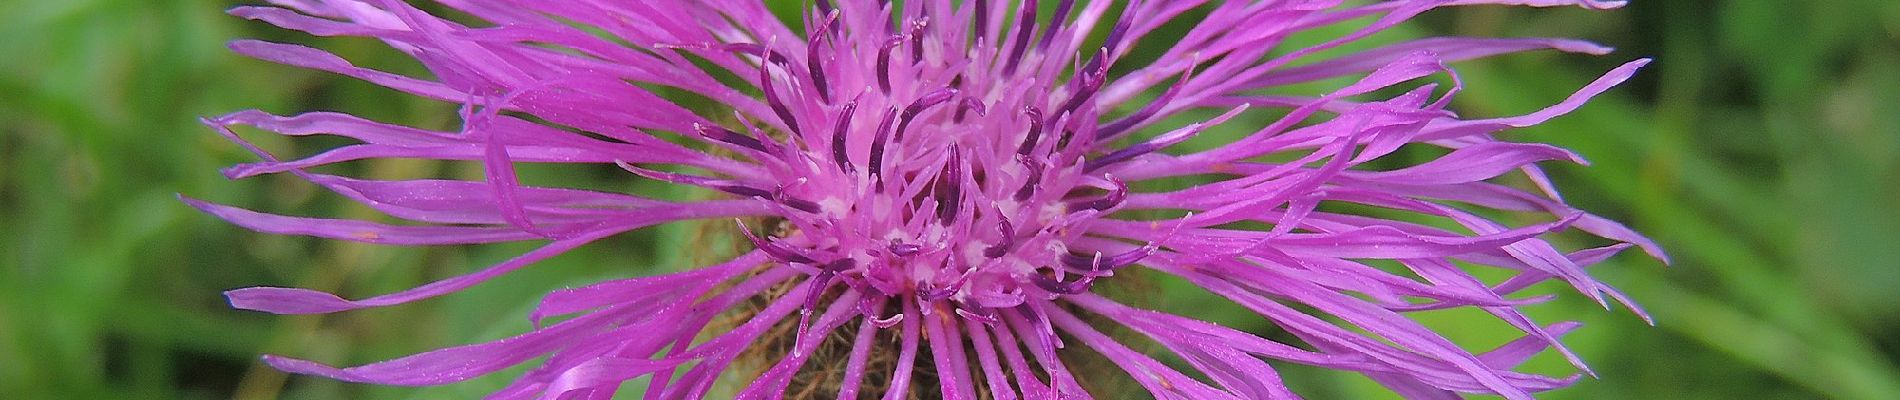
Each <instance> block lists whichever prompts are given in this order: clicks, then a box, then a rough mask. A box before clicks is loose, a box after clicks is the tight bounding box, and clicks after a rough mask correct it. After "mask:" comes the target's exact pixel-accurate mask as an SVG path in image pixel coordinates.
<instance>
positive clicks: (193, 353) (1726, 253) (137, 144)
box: [0, 0, 1900, 399]
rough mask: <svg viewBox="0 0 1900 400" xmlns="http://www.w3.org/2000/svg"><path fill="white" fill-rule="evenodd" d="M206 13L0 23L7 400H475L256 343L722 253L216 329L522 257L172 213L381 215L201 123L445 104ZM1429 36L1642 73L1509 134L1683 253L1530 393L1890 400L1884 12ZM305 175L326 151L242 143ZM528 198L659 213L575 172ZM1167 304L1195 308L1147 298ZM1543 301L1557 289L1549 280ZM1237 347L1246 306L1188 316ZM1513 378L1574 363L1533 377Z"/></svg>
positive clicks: (1762, 10) (1319, 394)
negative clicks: (291, 363)
mask: <svg viewBox="0 0 1900 400" xmlns="http://www.w3.org/2000/svg"><path fill="white" fill-rule="evenodd" d="M231 5H233V2H230V1H223V0H68V1H25V0H19V1H6V2H0V397H4V398H13V399H39V398H48V399H51V398H60V399H99V398H141V399H167V398H180V399H208V398H243V399H261V398H294V399H327V398H468V397H476V396H479V395H480V394H481V393H485V391H486V390H489V389H492V388H495V387H497V386H498V385H500V384H503V383H505V382H506V380H507V377H505V376H504V377H500V378H491V379H483V380H478V381H475V382H472V383H468V384H463V385H454V386H449V387H441V388H424V389H414V388H381V387H366V386H358V385H348V384H341V383H336V382H331V381H326V380H321V379H308V378H301V377H296V378H289V377H285V376H283V375H281V374H278V373H276V372H274V371H272V370H269V369H268V368H264V367H262V365H261V364H260V363H258V362H256V361H255V360H256V356H257V355H258V354H260V353H266V352H270V353H281V354H291V355H296V356H300V357H307V358H314V359H318V360H323V361H330V362H339V363H361V362H368V361H375V360H380V359H385V358H389V357H393V356H398V355H402V354H408V353H410V352H416V351H422V350H426V349H432V348H436V347H441V346H446V345H453V344H460V343H468V342H472V341H477V340H484V339H492V338H498V337H502V336H506V335H509V334H510V333H513V332H519V331H522V330H525V329H527V324H526V321H525V318H524V316H525V314H526V312H525V310H526V309H527V307H529V305H530V304H532V302H533V301H535V300H536V299H537V298H538V294H539V293H542V292H545V291H546V290H548V289H551V288H556V287H562V286H569V285H579V284H583V283H585V282H589V281H594V280H598V279H604V278H609V277H622V276H630V275H639V274H651V273H655V272H657V271H662V270H669V269H679V268H686V267H689V266H692V265H697V264H698V263H701V262H704V261H707V260H708V259H709V257H712V256H715V255H716V254H711V253H717V252H716V251H708V249H712V248H719V247H722V246H726V245H727V244H725V243H722V242H721V239H720V236H719V235H702V234H701V232H700V228H698V227H696V226H693V225H685V224H676V225H671V226H666V227H662V228H659V229H653V230H648V231H644V232H641V233H638V234H633V235H626V237H622V238H617V239H614V240H611V241H609V242H606V243H604V244H602V245H593V246H589V247H588V248H586V249H584V250H583V251H578V252H576V253H574V254H570V255H566V256H562V257H560V258H557V259H555V260H553V261H550V262H546V263H542V264H541V265H538V266H536V267H534V268H530V269H528V270H525V271H523V272H520V273H517V274H515V275H512V276H510V277H509V278H507V279H505V280H502V281H498V282H494V283H489V284H486V285H482V286H480V287H477V288H475V289H473V290H470V291H468V292H466V293H461V294H456V295H451V296H446V297H444V298H441V299H437V300H431V301H425V302H421V303H417V304H413V305H407V306H402V307H393V308H389V309H381V310H370V311H361V312H353V313H346V314H341V315H334V316H300V317H276V316H267V315H259V314H254V313H246V312H239V311H234V310H231V309H229V308H227V307H226V306H225V305H224V303H223V299H222V297H221V296H219V292H221V291H222V290H225V289H230V288H236V287H242V286H250V285H295V286H303V287H313V288H325V289H331V290H336V291H340V292H341V293H344V294H346V295H365V294H374V293H383V292H389V291H393V290H397V289H400V288H404V287H408V286H411V285H413V284H416V283H419V282H426V281H428V280H432V279H436V278H440V277H444V276H449V275H452V274H456V273H458V272H460V271H467V270H469V269H471V268H473V267H475V266H479V265H485V264H488V263H492V262H495V261H497V260H500V259H503V258H505V257H507V256H510V255H513V254H517V253H519V252H521V251H523V250H524V249H525V248H527V246H529V245H531V244H523V245H502V246H485V247H471V248H428V249H408V248H391V247H379V246H368V245H359V244H349V243H337V242H327V241H320V240H313V239H308V238H295V237H279V236H270V235H261V234H254V233H249V232H245V231H242V230H241V229H239V228H236V227H233V226H231V225H228V224H225V223H223V222H221V221H218V220H215V219H214V218H211V217H209V216H205V215H202V214H199V213H197V212H195V211H193V210H191V209H189V208H188V207H186V206H184V205H183V204H181V203H179V202H178V201H176V200H175V199H174V198H173V195H174V193H186V194H190V195H193V196H196V197H201V198H208V199H213V200H217V201H222V202H227V203H235V204H238V205H242V206H247V207H255V208H262V209H266V210H272V211H279V212H287V213H296V214H303V215H324V216H337V217H357V218H374V217H375V216H374V215H372V213H370V212H369V211H368V210H367V209H365V208H363V207H361V206H356V205H352V204H348V203H347V202H343V201H338V200H339V199H337V198H335V197H333V196H327V195H324V194H323V193H320V192H319V190H316V189H315V188H314V186H311V185H307V184H303V183H301V182H297V181H295V180H294V179H287V178H282V177H265V178H258V179H251V180H247V181H242V182H227V181H225V180H224V179H222V178H221V177H220V176H219V175H218V174H217V169H218V168H221V167H223V166H226V165H229V164H232V163H237V162H244V161H249V157H248V156H247V155H245V154H243V153H242V152H241V151H240V150H239V149H237V147H236V146H234V145H232V144H230V143H228V142H225V141H223V140H221V139H218V138H217V137H216V136H215V135H213V134H212V133H211V132H209V131H208V130H207V129H204V128H202V127H200V126H199V125H197V123H196V118H197V117H199V116H209V115H218V114H222V113H226V112H230V111H235V110H239V109H244V108H260V109H263V110H266V111H272V112H277V113H288V112H299V111H307V110H337V111H346V112H351V113H356V114H360V115H364V116H367V117H370V118H372V119H378V120H385V121H394V122H402V123H408V124H414V125H419V126H427V127H438V128H440V127H450V126H454V124H455V123H456V120H455V116H454V112H453V109H452V107H451V106H448V105H443V104H433V103H430V102H426V101H422V100H417V99H412V98H408V97H404V96H399V95H395V94H394V93H393V92H391V91H388V90H384V89H380V88H376V87H373V86H370V85H367V84H364V83H361V82H355V81H350V80H347V79H340V78H338V77H336V76H331V75H327V74H323V73H316V72H311V71H304V70H299V69H295V68H290V67H283V66H277V65H271V64H267V63H264V62H260V61H255V60H249V59H245V58H242V57H238V56H236V55H233V54H231V53H229V52H228V51H226V50H224V49H223V43H224V42H226V41H228V40H232V39H236V38H246V37H251V38H264V39H268V40H275V41H290V42H298V43H311V44H317V45H320V46H322V47H324V48H327V49H332V50H335V51H337V52H339V53H341V54H343V55H345V56H346V57H349V58H352V59H353V60H356V61H357V62H358V63H359V64H363V65H369V66H377V67H386V68H392V69H395V70H397V71H404V72H410V73H420V72H421V71H420V69H419V67H417V66H416V65H414V63H413V62H410V61H407V60H403V59H401V58H400V57H398V56H397V55H396V54H395V53H392V52H389V51H387V50H385V49H382V48H380V47H379V46H380V45H378V44H377V43H374V42H372V41H365V40H347V39H336V40H316V39H312V38H308V37H304V36H302V35H301V34H296V33H291V32H285V31H280V30H276V29H273V28H269V27H267V26H265V25H263V24H260V23H252V22H248V21H242V20H239V19H236V18H232V17H228V16H224V15H223V14H221V13H220V11H221V10H223V9H224V8H227V7H229V6H231ZM1436 34H1463V35H1480V36H1564V37H1579V38H1588V39H1592V40H1597V41H1600V42H1602V43H1605V44H1609V45H1612V46H1615V47H1618V48H1619V49H1620V51H1619V52H1618V53H1616V54H1614V55H1612V56H1609V57H1603V58H1589V57H1582V56H1569V55H1556V54H1533V55H1517V56H1510V57H1505V58H1500V59H1493V60H1484V61H1478V62H1468V63H1463V64H1460V65H1457V67H1458V68H1459V71H1460V72H1461V73H1462V76H1463V78H1464V79H1465V80H1466V82H1467V83H1468V84H1469V85H1468V87H1467V89H1468V91H1467V92H1466V93H1465V94H1463V95H1462V96H1461V97H1460V103H1461V104H1459V105H1458V106H1459V107H1461V108H1460V110H1462V111H1463V112H1464V113H1465V114H1467V115H1477V116H1492V115H1505V114H1509V113H1521V112H1526V111H1530V110H1534V109H1536V108H1539V107H1542V106H1543V105H1545V104H1549V103H1552V102H1555V101H1556V100H1558V99H1561V98H1562V97H1563V96H1564V95H1566V94H1568V93H1569V91H1571V90H1574V89H1575V88H1576V87H1578V86H1580V85H1581V84H1583V83H1584V82H1588V81H1589V80H1590V79H1592V78H1594V76H1595V74H1598V73H1601V72H1602V71H1606V70H1608V69H1609V68H1611V67H1613V66H1614V65H1616V64H1618V63H1620V62H1622V61H1626V60H1628V59H1632V58H1636V57H1655V58H1657V59H1658V62H1657V63H1656V64H1654V65H1652V66H1651V67H1650V68H1649V69H1648V70H1646V71H1644V72H1643V74H1642V75H1641V77H1640V78H1638V79H1636V80H1634V81H1633V82H1632V83H1631V84H1629V85H1627V86H1625V87H1622V88H1619V89H1617V90H1616V91H1613V92H1611V93H1610V94H1609V95H1607V96H1604V97H1602V98H1599V99H1598V100H1597V101H1596V102H1595V103H1593V104H1592V105H1590V106H1588V107H1586V108H1584V109H1583V110H1581V111H1579V112H1577V113H1575V114H1573V115H1571V116H1568V117H1565V118H1562V119H1559V120H1557V121H1555V122H1552V123H1550V124H1547V125H1544V126H1540V127H1537V128H1534V129H1526V130H1523V132H1521V133H1520V134H1519V135H1521V136H1515V137H1516V138H1520V139H1526V140H1539V141H1548V142H1554V143H1557V144H1560V145H1563V146H1566V147H1569V148H1571V149H1575V150H1577V151H1578V152H1580V153H1582V154H1583V155H1584V156H1586V157H1588V158H1590V159H1591V160H1592V161H1594V165H1593V166H1590V167H1578V166H1555V167H1553V174H1554V175H1555V179H1556V181H1557V182H1558V185H1559V187H1560V188H1561V189H1563V190H1564V191H1565V193H1566V194H1567V196H1568V198H1569V199H1570V201H1571V202H1573V203H1575V204H1577V205H1580V206H1582V207H1583V208H1585V209H1589V210H1593V211H1597V212H1600V213H1602V214H1605V215H1607V216H1611V217H1613V218H1616V219H1619V220H1622V221H1625V222H1628V223H1629V224H1631V225H1632V226H1634V227H1636V228H1638V229H1639V230H1642V231H1644V232H1646V233H1648V234H1650V235H1651V236H1653V237H1655V238H1656V239H1658V240H1659V241H1661V242H1662V243H1663V245H1664V246H1665V247H1667V248H1668V249H1669V250H1671V251H1672V253H1673V255H1674V256H1675V257H1676V263H1675V264H1674V265H1673V266H1669V267H1663V266H1661V265H1659V264H1658V263H1656V262H1654V261H1652V260H1649V259H1646V258H1643V257H1641V256H1639V255H1636V254H1627V255H1624V256H1619V257H1618V258H1616V259H1614V260H1612V261H1611V262H1610V263H1608V264H1606V265H1603V266H1599V267H1596V268H1595V273H1597V274H1598V275H1599V276H1601V277H1602V278H1603V279H1604V280H1606V281H1608V282H1609V283H1611V284H1613V285H1616V286H1619V287H1621V288H1624V289H1626V290H1627V291H1628V292H1629V293H1630V294H1631V295H1632V296H1633V297H1635V298H1636V299H1637V300H1638V301H1640V302H1641V303H1642V304H1643V305H1645V306H1647V307H1649V308H1650V310H1651V311H1653V312H1654V313H1655V315H1656V318H1657V320H1658V324H1657V326H1655V327H1650V326H1647V325H1645V324H1643V323H1642V321H1640V320H1638V319H1636V318H1635V317H1633V316H1631V315H1630V314H1629V313H1627V312H1625V311H1623V310H1615V311H1604V310H1602V309H1600V308H1597V307H1596V306H1595V304H1593V303H1590V302H1588V301H1585V300H1582V299H1580V298H1578V296H1568V297H1565V298H1563V299H1562V300H1559V301H1556V302H1553V303H1551V304H1548V305H1542V306H1537V307H1534V308H1533V309H1532V312H1533V313H1534V315H1535V316H1537V317H1539V318H1540V319H1542V320H1544V321H1557V320H1563V319H1579V320H1583V321H1585V322H1586V324H1587V325H1586V326H1585V327H1584V329H1582V330H1581V331H1580V332H1578V333H1574V334H1572V335H1571V336H1570V337H1569V338H1568V341H1569V342H1570V343H1572V344H1573V345H1575V347H1576V348H1577V350H1578V351H1579V352H1580V353H1582V355H1583V356H1584V357H1585V358H1586V359H1587V360H1588V361H1590V362H1592V365H1593V366H1594V367H1596V369H1597V371H1599V372H1600V374H1601V375H1602V376H1601V378H1600V379H1593V380H1592V379H1586V380H1585V381H1583V382H1581V383H1580V384H1578V385H1577V386H1576V387H1573V388H1568V389H1564V390H1560V391H1557V392H1553V393H1550V394H1549V395H1548V396H1547V397H1548V398H1553V399H1705V398H1706V399H1734V398H1749V399H1775V398H1790V399H1806V398H1834V399H1900V368H1897V367H1896V365H1895V364H1896V362H1895V360H1896V359H1897V358H1900V307H1895V306H1896V305H1900V289H1897V288H1900V207H1895V206H1896V205H1900V202H1896V201H1895V200H1896V199H1900V90H1896V89H1900V2H1893V1H1890V0H1834V1H1813V2H1800V1H1714V0H1669V1H1662V0H1648V1H1637V2H1636V3H1635V4H1633V5H1631V6H1630V7H1628V8H1625V9H1622V10H1616V11H1609V12H1591V11H1585V10H1575V9H1518V8H1499V7H1478V8H1468V9H1459V10H1449V11H1437V12H1434V13H1432V14H1429V15H1428V17H1426V18H1424V19H1423V20H1422V21H1419V22H1418V23H1413V24H1410V25H1407V26H1406V27H1405V28H1403V29H1400V30H1399V31H1398V32H1394V33H1393V34H1389V35H1382V36H1380V39H1379V40H1381V41H1391V40H1397V39H1402V38H1405V37H1416V36H1425V35H1436ZM258 139H259V140H260V141H262V142H263V144H264V145H265V146H266V147H268V148H272V149H274V150H278V151H284V152H290V153H301V154H307V153H309V152H312V151H317V150H320V149H323V148H327V147H330V146H334V145H336V144H337V143H335V142H325V141H321V140H309V141H298V142H295V143H293V142H290V141H284V140H279V139H276V138H266V137H261V136H260V137H258ZM347 168H348V171H349V172H351V173H355V174H359V175H363V176H372V177H381V178H403V177H422V176H458V177H464V178H479V176H480V171H479V169H474V168H469V167H468V166H465V165H459V166H458V165H440V164H433V163H418V162H396V161H375V162H367V163H359V164H358V165H353V166H350V167H347ZM525 173H526V174H528V176H527V178H528V179H529V180H531V181H536V182H543V183H551V184H570V185H580V186H586V187H596V188H605V189H611V190H635V191H642V192H643V193H655V192H656V191H658V192H664V194H663V196H669V197H680V196H695V195H699V194H695V193H685V192H668V191H669V190H674V189H669V188H666V187H660V186H645V185H643V184H639V183H633V182H631V181H633V180H632V179H626V178H623V177H620V176H618V175H614V174H602V173H598V172H597V171H590V170H573V169H565V170H563V169H531V170H528V171H526V172H525ZM1164 288H1166V289H1167V290H1164V291H1162V293H1164V294H1162V295H1161V296H1162V297H1163V298H1161V299H1160V300H1159V301H1160V302H1161V303H1163V304H1162V306H1167V307H1183V306H1192V305H1194V304H1198V302H1201V301H1204V300H1205V299H1199V298H1196V297H1195V296H1194V295H1191V294H1177V293H1185V292H1188V290H1187V289H1185V288H1174V287H1164ZM1545 289H1546V290H1545V291H1546V292H1551V293H1558V292H1562V290H1560V289H1561V288H1545ZM1209 317H1210V318H1215V319H1218V320H1221V321H1223V322H1229V323H1234V324H1238V325H1239V326H1241V327H1246V328H1249V329H1254V330H1263V331H1264V330H1271V327H1269V326H1266V325H1265V324H1263V323H1261V322H1259V321H1256V320H1250V319H1246V318H1243V317H1241V316H1238V315H1212V316H1209ZM1420 318H1421V319H1423V320H1425V321H1426V322H1427V323H1429V324H1431V325H1433V326H1436V327H1439V328H1440V329H1442V330H1444V331H1446V332H1448V334H1449V335H1452V336H1453V337H1454V338H1455V339H1458V340H1460V341H1465V342H1467V343H1470V344H1471V345H1472V346H1473V347H1477V346H1486V345H1487V343H1488V344H1495V343H1498V342H1501V341H1503V340H1506V339H1507V337H1505V336H1504V335H1503V334H1504V333H1505V332H1502V331H1500V329H1502V325H1500V324H1498V323H1496V322H1494V321H1490V320H1489V318H1488V317H1486V316H1484V315H1482V314H1478V313H1460V312H1442V313H1429V314H1425V315H1421V316H1420ZM1531 368H1532V369H1534V370H1538V371H1542V372H1551V373H1563V372H1567V370H1566V369H1564V368H1563V365H1562V363H1561V361H1560V360H1555V359H1553V358H1552V357H1548V355H1546V356H1545V357H1540V358H1538V359H1536V360H1534V362H1533V365H1532V366H1531ZM1288 374H1289V375H1290V376H1291V377H1292V379H1293V380H1294V383H1295V384H1296V385H1297V386H1299V387H1300V388H1301V389H1302V390H1304V391H1305V392H1306V393H1308V394H1309V396H1310V397H1312V398H1318V399H1326V398H1382V397H1390V395H1389V394H1385V393H1384V392H1382V391H1380V390H1379V389H1378V388H1377V387H1376V386H1373V385H1372V384H1371V383H1370V382H1369V381H1366V380H1364V379H1362V378H1356V377H1352V376H1350V375H1348V374H1342V373H1333V372H1327V371H1318V370H1308V369H1302V368H1297V367H1289V371H1288Z"/></svg>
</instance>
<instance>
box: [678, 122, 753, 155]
mask: <svg viewBox="0 0 1900 400" xmlns="http://www.w3.org/2000/svg"><path fill="white" fill-rule="evenodd" d="M693 130H694V131H697V132H699V135H700V136H703V137H705V138H707V139H712V140H717V141H720V142H724V143H727V144H732V145H735V146H739V147H744V148H748V149H752V150H757V151H759V152H761V153H770V152H769V151H766V149H765V143H764V142H760V141H759V139H758V138H755V137H752V135H747V134H743V133H738V132H733V131H732V130H730V129H726V128H723V127H719V126H716V125H705V124H700V123H697V122H695V123H693Z"/></svg>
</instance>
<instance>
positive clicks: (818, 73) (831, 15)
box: [805, 10, 838, 104]
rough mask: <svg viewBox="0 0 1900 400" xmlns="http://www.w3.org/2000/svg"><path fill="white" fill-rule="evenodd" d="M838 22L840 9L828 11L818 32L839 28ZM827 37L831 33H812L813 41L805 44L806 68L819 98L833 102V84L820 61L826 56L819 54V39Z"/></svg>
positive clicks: (828, 102)
mask: <svg viewBox="0 0 1900 400" xmlns="http://www.w3.org/2000/svg"><path fill="white" fill-rule="evenodd" d="M837 23H838V11H837V10H831V11H828V12H827V13H826V14H825V22H824V23H823V24H822V25H820V28H818V32H820V33H824V32H831V31H832V30H834V29H836V28H837ZM826 37H830V35H824V34H817V35H811V41H810V42H808V43H806V45H805V69H806V70H809V71H810V72H811V84H812V86H814V87H816V88H817V89H818V98H819V99H822V100H824V101H825V104H831V85H830V84H829V83H827V81H826V79H825V66H824V64H822V63H820V62H819V61H820V60H823V59H824V57H820V56H819V55H818V41H819V40H822V39H824V38H826Z"/></svg>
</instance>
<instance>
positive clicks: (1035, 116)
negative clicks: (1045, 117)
mask: <svg viewBox="0 0 1900 400" xmlns="http://www.w3.org/2000/svg"><path fill="white" fill-rule="evenodd" d="M1023 115H1025V116H1028V117H1029V134H1028V135H1024V136H1023V144H1022V146H1019V147H1017V148H1016V154H1018V155H1025V156H1026V155H1029V152H1031V151H1035V150H1036V142H1037V141H1039V140H1041V139H1042V110H1041V109H1037V108H1036V106H1023Z"/></svg>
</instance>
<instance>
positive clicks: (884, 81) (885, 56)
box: [877, 35, 904, 94]
mask: <svg viewBox="0 0 1900 400" xmlns="http://www.w3.org/2000/svg"><path fill="white" fill-rule="evenodd" d="M900 44H904V37H903V36H898V35H891V38H890V39H885V40H884V45H883V46H879V47H878V49H877V88H878V90H881V91H883V92H884V94H891V49H895V48H897V45H900Z"/></svg>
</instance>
